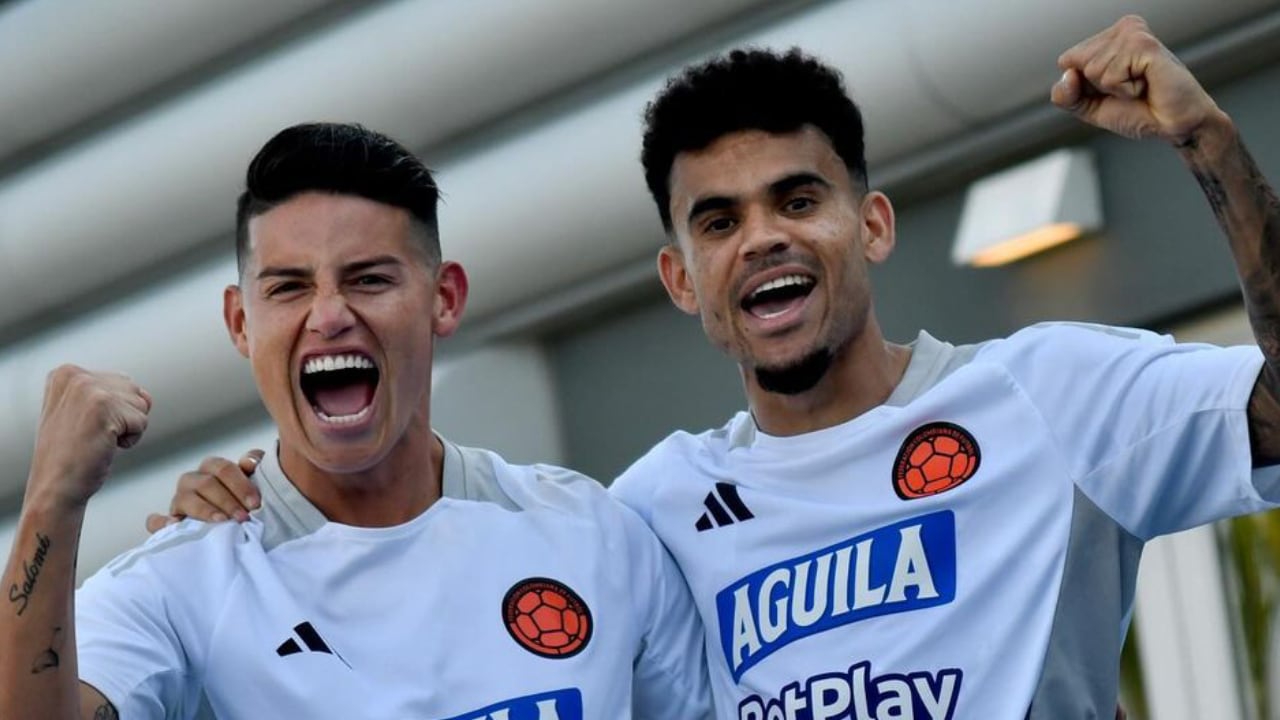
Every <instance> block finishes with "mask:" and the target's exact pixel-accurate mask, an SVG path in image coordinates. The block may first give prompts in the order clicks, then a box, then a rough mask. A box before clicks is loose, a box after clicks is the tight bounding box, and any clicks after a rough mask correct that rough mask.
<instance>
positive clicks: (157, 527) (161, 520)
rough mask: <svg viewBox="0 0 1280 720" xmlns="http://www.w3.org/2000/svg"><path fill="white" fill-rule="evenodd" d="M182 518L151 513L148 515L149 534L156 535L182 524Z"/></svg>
mask: <svg viewBox="0 0 1280 720" xmlns="http://www.w3.org/2000/svg"><path fill="white" fill-rule="evenodd" d="M181 520H182V518H180V517H178V516H177V515H161V514H160V513H151V514H150V515H147V533H148V534H150V535H154V534H156V533H158V532H160V531H161V530H163V529H165V528H167V527H169V526H170V525H173V524H174V523H176V522H180V521H181Z"/></svg>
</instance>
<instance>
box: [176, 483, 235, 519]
mask: <svg viewBox="0 0 1280 720" xmlns="http://www.w3.org/2000/svg"><path fill="white" fill-rule="evenodd" d="M237 512H239V513H244V508H243V507H241V505H240V501H239V500H237V499H236V498H235V496H234V495H232V494H231V493H230V492H229V491H228V490H227V489H226V488H225V487H223V486H222V484H221V483H219V482H218V481H217V480H215V479H214V478H213V477H212V476H210V475H208V474H205V473H201V472H189V473H185V474H183V475H182V477H180V478H179V479H178V490H177V493H176V494H175V495H174V496H173V501H172V502H171V504H170V505H169V514H171V515H181V516H186V517H193V518H195V519H197V520H203V521H205V522H225V521H227V520H228V519H230V518H233V517H234V518H236V519H240V517H241V516H238V515H237ZM244 517H247V516H244Z"/></svg>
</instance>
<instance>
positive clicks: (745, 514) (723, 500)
mask: <svg viewBox="0 0 1280 720" xmlns="http://www.w3.org/2000/svg"><path fill="white" fill-rule="evenodd" d="M702 504H703V505H705V506H706V507H707V511H706V512H704V513H702V517H699V518H698V522H696V523H694V527H695V528H697V530H698V532H703V531H705V530H710V529H712V528H717V527H724V526H725V525H732V524H733V523H734V518H737V521H738V522H745V521H747V520H750V519H751V518H753V517H755V515H752V514H751V511H750V510H748V509H747V505H746V503H744V502H742V498H740V497H738V488H737V487H736V486H734V485H730V484H729V483H725V482H718V483H716V489H715V490H712V491H711V492H709V493H707V497H706V499H705V500H703V501H702ZM730 513H732V515H730Z"/></svg>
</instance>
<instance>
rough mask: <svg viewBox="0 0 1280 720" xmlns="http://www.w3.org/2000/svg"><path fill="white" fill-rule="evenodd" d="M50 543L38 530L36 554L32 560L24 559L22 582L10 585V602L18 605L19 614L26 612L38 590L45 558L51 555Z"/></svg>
mask: <svg viewBox="0 0 1280 720" xmlns="http://www.w3.org/2000/svg"><path fill="white" fill-rule="evenodd" d="M49 545H50V542H49V538H48V536H45V535H41V534H40V533H39V532H37V533H36V552H35V556H34V557H32V558H31V561H30V562H27V561H26V560H24V561H22V584H21V585H19V584H18V583H14V584H13V585H10V586H9V602H11V603H14V604H15V605H17V606H18V615H19V616H21V615H22V613H24V612H26V610H27V603H29V602H30V601H31V593H33V592H35V590H36V581H37V580H39V579H40V571H41V570H43V569H44V562H45V559H46V558H48V557H49Z"/></svg>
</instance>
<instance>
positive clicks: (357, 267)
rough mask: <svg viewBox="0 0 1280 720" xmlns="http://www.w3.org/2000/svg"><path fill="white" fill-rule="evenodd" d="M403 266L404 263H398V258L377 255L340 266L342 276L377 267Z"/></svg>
mask: <svg viewBox="0 0 1280 720" xmlns="http://www.w3.org/2000/svg"><path fill="white" fill-rule="evenodd" d="M403 264H404V263H402V262H400V258H397V257H395V256H392V255H379V256H378V257H373V258H369V259H368V260H359V261H356V262H353V263H349V264H347V265H344V266H342V274H343V275H354V274H356V273H358V272H364V271H365V270H368V269H370V268H375V267H378V266H379V265H403Z"/></svg>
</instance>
